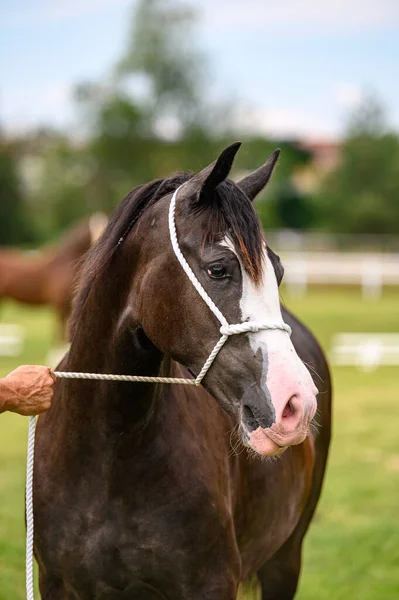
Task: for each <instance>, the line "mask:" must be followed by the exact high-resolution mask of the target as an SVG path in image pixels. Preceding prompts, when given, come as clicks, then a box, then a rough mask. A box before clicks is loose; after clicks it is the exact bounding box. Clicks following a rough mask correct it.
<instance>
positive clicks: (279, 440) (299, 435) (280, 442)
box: [263, 427, 308, 448]
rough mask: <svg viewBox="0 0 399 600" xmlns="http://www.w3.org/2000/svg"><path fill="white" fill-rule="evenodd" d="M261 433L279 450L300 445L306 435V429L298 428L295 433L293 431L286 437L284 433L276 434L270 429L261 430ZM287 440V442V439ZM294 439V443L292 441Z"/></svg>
mask: <svg viewBox="0 0 399 600" xmlns="http://www.w3.org/2000/svg"><path fill="white" fill-rule="evenodd" d="M263 433H264V434H265V435H266V436H267V437H268V438H270V439H271V440H272V442H274V443H275V444H276V446H278V447H279V448H287V447H288V446H296V445H298V444H301V443H302V442H303V441H304V439H305V438H306V436H307V434H308V427H304V428H302V427H301V428H300V429H299V430H297V431H293V432H291V433H289V434H287V435H285V434H284V433H278V432H277V431H274V430H273V429H272V428H271V427H270V428H268V429H263ZM284 438H288V442H287V439H284ZM292 439H294V440H295V441H292Z"/></svg>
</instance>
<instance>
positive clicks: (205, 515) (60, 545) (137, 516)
mask: <svg viewBox="0 0 399 600" xmlns="http://www.w3.org/2000/svg"><path fill="white" fill-rule="evenodd" d="M161 492H162V489H161V488H157V486H154V487H153V490H152V494H149V495H147V497H146V498H145V497H144V496H142V495H141V488H140V485H139V484H137V485H136V486H134V487H133V486H132V494H131V496H130V498H129V497H126V496H125V497H123V498H120V497H119V498H118V497H107V496H105V495H104V496H103V497H101V496H102V495H101V493H98V494H96V495H94V494H90V495H86V494H84V493H83V492H82V491H79V490H76V489H75V490H74V493H71V494H70V496H69V498H64V500H60V501H59V502H57V503H53V505H52V507H48V508H49V510H48V511H47V514H46V520H47V521H50V522H52V524H53V525H52V527H51V528H48V527H47V528H45V527H44V526H41V525H40V522H39V523H38V524H39V529H40V530H41V531H45V530H46V529H47V531H49V536H48V537H47V538H46V539H41V540H38V541H37V546H38V548H39V550H40V547H44V548H46V549H49V548H51V555H48V556H45V557H44V558H45V560H44V562H45V563H46V564H47V565H49V564H51V566H52V570H53V571H54V572H60V571H61V572H62V577H63V580H64V581H65V582H68V585H69V586H70V587H71V588H72V589H73V590H74V592H75V593H76V594H77V595H78V597H79V598H86V596H85V594H87V597H88V598H92V597H96V598H101V599H102V598H108V596H107V594H108V593H110V594H111V592H112V594H116V596H115V598H119V596H118V595H117V594H118V593H119V592H118V590H120V593H121V594H123V593H125V592H126V590H128V589H135V586H140V585H141V583H142V582H147V583H148V582H150V584H151V585H152V586H154V588H156V589H161V590H173V593H172V597H179V596H181V597H185V596H184V594H183V593H181V591H179V593H178V588H179V589H180V588H181V587H184V586H188V587H190V585H191V584H190V581H189V580H190V578H192V577H194V576H196V573H197V570H196V569H193V565H194V564H195V565H198V564H204V562H205V563H208V562H211V561H212V560H213V558H212V557H213V556H217V555H219V554H226V552H225V550H224V547H226V545H227V546H232V544H231V542H230V540H228V539H227V533H226V515H225V514H223V509H221V508H220V507H217V506H216V504H215V503H214V502H213V501H212V499H211V498H210V497H209V495H208V493H207V492H206V491H204V489H197V491H195V492H194V493H193V492H191V493H190V494H187V496H186V495H182V494H181V493H176V494H170V493H169V494H168V493H165V492H164V493H163V498H162V499H161V498H160V496H161ZM78 505H79V508H78ZM55 524H56V526H55ZM50 536H51V537H50ZM207 552H208V553H209V556H207ZM111 597H112V598H113V597H114V596H111ZM120 597H121V598H123V597H124V596H123V595H121V596H120ZM129 597H130V596H129ZM133 597H135V596H133ZM140 597H141V596H140Z"/></svg>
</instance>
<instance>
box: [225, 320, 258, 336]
mask: <svg viewBox="0 0 399 600" xmlns="http://www.w3.org/2000/svg"><path fill="white" fill-rule="evenodd" d="M261 329H263V327H262V325H260V324H258V323H254V322H253V321H245V323H236V324H233V325H229V324H228V325H222V326H221V328H220V333H221V334H222V335H236V334H238V333H256V332H257V331H260V330H261Z"/></svg>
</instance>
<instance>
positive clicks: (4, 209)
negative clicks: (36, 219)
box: [0, 140, 34, 245]
mask: <svg viewBox="0 0 399 600" xmlns="http://www.w3.org/2000/svg"><path fill="white" fill-rule="evenodd" d="M27 221H28V219H27V214H26V206H24V195H23V185H22V181H21V176H20V174H19V171H18V162H17V157H16V156H15V154H14V152H13V150H12V148H11V147H10V146H9V145H7V144H6V143H5V142H3V141H2V140H0V244H1V245H13V244H21V243H25V242H31V241H32V240H33V239H34V231H32V230H31V229H30V228H28V226H27Z"/></svg>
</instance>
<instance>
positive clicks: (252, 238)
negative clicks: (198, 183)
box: [194, 180, 265, 284]
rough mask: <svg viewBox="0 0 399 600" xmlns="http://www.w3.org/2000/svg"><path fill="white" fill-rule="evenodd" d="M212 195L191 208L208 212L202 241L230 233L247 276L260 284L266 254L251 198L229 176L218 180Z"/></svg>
mask: <svg viewBox="0 0 399 600" xmlns="http://www.w3.org/2000/svg"><path fill="white" fill-rule="evenodd" d="M212 196H213V197H211V198H210V199H209V201H208V202H206V201H205V202H203V203H200V204H198V205H197V206H196V207H195V209H194V210H196V211H197V212H203V211H204V212H205V213H206V214H207V219H206V223H205V230H204V237H203V243H210V244H214V243H215V242H218V241H221V240H222V239H224V238H225V237H226V236H227V237H229V238H230V239H231V241H232V243H233V245H234V247H235V250H236V252H237V255H238V256H239V258H240V260H241V262H242V264H243V266H244V268H245V270H246V272H247V273H248V275H249V277H250V278H251V279H252V280H253V281H254V282H255V283H256V284H260V283H261V281H262V274H263V260H264V257H265V254H264V238H263V234H262V229H261V225H260V221H259V217H258V215H257V214H256V212H255V209H254V207H253V205H252V203H251V201H250V200H249V199H248V198H247V197H246V195H245V194H244V193H243V192H242V191H241V190H240V188H239V187H238V186H237V185H235V184H234V183H233V182H232V181H230V180H226V181H224V182H223V183H221V184H219V185H218V186H217V188H216V189H215V190H214V191H213V193H212Z"/></svg>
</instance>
